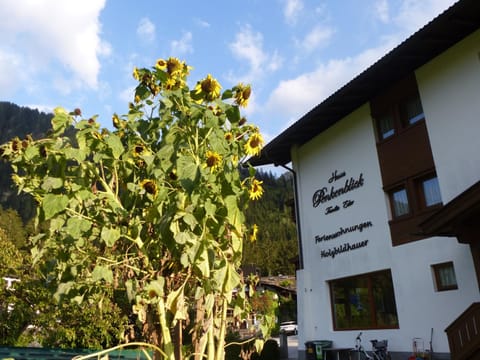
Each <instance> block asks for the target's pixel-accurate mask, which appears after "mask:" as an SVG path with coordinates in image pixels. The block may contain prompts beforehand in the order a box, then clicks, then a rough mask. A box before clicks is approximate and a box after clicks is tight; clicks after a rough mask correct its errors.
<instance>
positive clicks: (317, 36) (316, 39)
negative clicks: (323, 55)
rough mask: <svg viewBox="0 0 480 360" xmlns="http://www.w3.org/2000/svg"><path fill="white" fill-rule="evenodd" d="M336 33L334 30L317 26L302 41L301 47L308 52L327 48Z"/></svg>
mask: <svg viewBox="0 0 480 360" xmlns="http://www.w3.org/2000/svg"><path fill="white" fill-rule="evenodd" d="M333 33H334V31H333V29H332V28H329V27H324V26H320V25H317V26H315V27H314V28H313V29H312V30H311V31H310V32H309V33H308V34H307V35H306V36H305V38H304V39H303V40H302V41H301V43H300V46H301V47H302V48H303V49H304V50H305V51H307V52H311V51H313V50H315V49H316V48H318V47H322V46H325V45H326V44H327V43H328V42H329V41H330V39H331V37H332V35H333Z"/></svg>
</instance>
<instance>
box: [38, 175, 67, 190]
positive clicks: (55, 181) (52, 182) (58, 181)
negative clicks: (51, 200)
mask: <svg viewBox="0 0 480 360" xmlns="http://www.w3.org/2000/svg"><path fill="white" fill-rule="evenodd" d="M62 186H63V179H62V178H58V177H46V178H45V179H44V180H43V183H42V189H43V190H45V191H51V190H52V189H59V188H61V187H62Z"/></svg>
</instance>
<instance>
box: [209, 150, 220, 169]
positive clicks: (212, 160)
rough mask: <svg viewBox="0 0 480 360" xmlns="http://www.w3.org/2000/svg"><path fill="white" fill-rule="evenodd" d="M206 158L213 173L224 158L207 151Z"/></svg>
mask: <svg viewBox="0 0 480 360" xmlns="http://www.w3.org/2000/svg"><path fill="white" fill-rule="evenodd" d="M206 157H207V160H206V163H207V167H209V168H210V170H211V171H215V170H216V169H217V168H218V166H219V165H220V163H221V162H222V157H221V156H220V154H219V153H217V152H215V151H210V150H209V151H207V154H206Z"/></svg>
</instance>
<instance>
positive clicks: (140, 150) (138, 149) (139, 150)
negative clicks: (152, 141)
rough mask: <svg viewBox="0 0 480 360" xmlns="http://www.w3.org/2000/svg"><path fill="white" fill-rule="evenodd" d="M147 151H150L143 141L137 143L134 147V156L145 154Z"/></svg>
mask: <svg viewBox="0 0 480 360" xmlns="http://www.w3.org/2000/svg"><path fill="white" fill-rule="evenodd" d="M147 152H148V150H147V148H146V147H145V145H143V144H141V143H138V144H135V146H134V147H133V156H135V157H137V156H143V155H145V154H146V153H147Z"/></svg>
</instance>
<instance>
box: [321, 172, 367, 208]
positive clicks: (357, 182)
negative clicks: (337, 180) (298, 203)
mask: <svg viewBox="0 0 480 360" xmlns="http://www.w3.org/2000/svg"><path fill="white" fill-rule="evenodd" d="M362 186H363V173H361V174H360V176H359V177H358V178H357V179H354V178H353V177H351V178H350V179H348V180H346V181H345V184H344V185H343V186H342V187H340V188H335V187H333V186H332V187H330V189H328V188H327V187H323V188H321V189H318V190H317V191H315V193H314V194H313V198H312V202H313V207H317V206H318V205H320V204H323V203H325V202H327V201H330V200H333V199H335V198H337V197H339V196H340V195H343V194H346V193H348V192H350V191H352V190H355V189H358V188H359V187H362Z"/></svg>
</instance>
